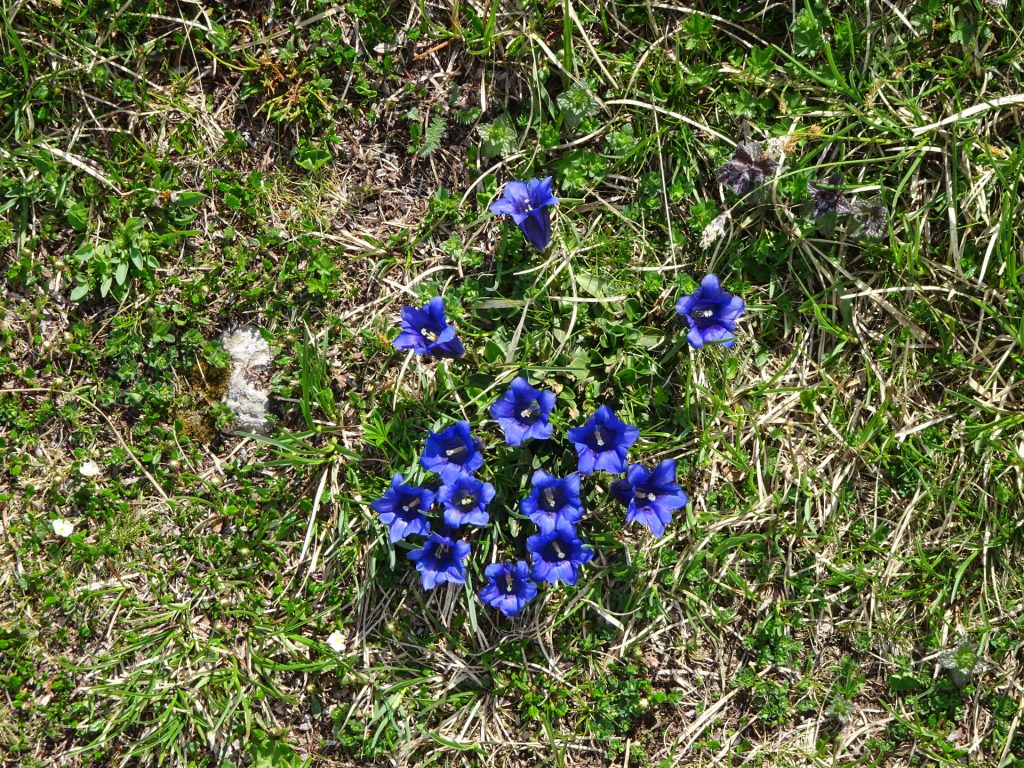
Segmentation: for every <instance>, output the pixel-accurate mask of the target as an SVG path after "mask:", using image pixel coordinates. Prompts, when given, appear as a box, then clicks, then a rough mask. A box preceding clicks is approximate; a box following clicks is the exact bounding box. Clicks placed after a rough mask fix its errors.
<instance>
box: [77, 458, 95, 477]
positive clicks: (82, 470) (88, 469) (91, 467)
mask: <svg viewBox="0 0 1024 768" xmlns="http://www.w3.org/2000/svg"><path fill="white" fill-rule="evenodd" d="M99 473H100V465H99V464H97V463H96V462H95V461H86V462H85V463H83V464H82V466H80V467H79V468H78V474H80V475H81V476H82V477H96V476H97V475H98V474H99Z"/></svg>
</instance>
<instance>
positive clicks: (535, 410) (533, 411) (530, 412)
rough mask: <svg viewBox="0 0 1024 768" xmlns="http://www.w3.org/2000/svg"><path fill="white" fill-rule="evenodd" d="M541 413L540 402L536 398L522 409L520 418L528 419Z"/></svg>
mask: <svg viewBox="0 0 1024 768" xmlns="http://www.w3.org/2000/svg"><path fill="white" fill-rule="evenodd" d="M539 415H540V404H539V403H538V402H537V401H536V400H532V401H531V402H530V404H529V405H528V406H526V407H525V408H523V410H521V411H520V412H519V418H520V419H528V418H530V417H531V416H539Z"/></svg>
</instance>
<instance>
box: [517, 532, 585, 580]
mask: <svg viewBox="0 0 1024 768" xmlns="http://www.w3.org/2000/svg"><path fill="white" fill-rule="evenodd" d="M526 548H527V550H529V552H530V554H531V556H532V558H533V571H532V573H531V575H532V576H533V578H534V579H536V580H537V581H548V582H551V583H555V582H557V581H564V582H565V583H566V584H570V585H572V584H575V583H576V582H577V580H578V579H579V577H580V568H581V567H582V566H583V564H584V563H589V562H590V561H591V560H592V559H593V558H594V551H593V550H592V549H590V547H587V546H586V545H585V544H584V543H583V541H582V539H580V537H579V536H578V535H577V534H576V528H575V527H574V526H573V524H572V523H570V522H568V521H566V520H559V521H558V522H557V523H555V526H554V527H553V528H552V529H551V530H550V531H542V532H540V533H537V534H534V535H533V536H531V537H530V538H528V539H527V540H526Z"/></svg>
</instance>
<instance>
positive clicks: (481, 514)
mask: <svg viewBox="0 0 1024 768" xmlns="http://www.w3.org/2000/svg"><path fill="white" fill-rule="evenodd" d="M493 498H494V486H493V485H491V484H490V483H481V482H480V481H479V480H477V479H476V478H475V477H473V476H472V475H471V474H469V473H468V472H460V473H459V474H458V475H456V476H455V479H454V480H452V481H451V482H450V483H448V484H446V485H442V486H441V487H440V489H438V491H437V500H438V501H439V502H441V503H442V504H444V524H445V525H447V526H449V527H450V528H458V527H459V526H461V525H467V524H468V525H487V521H488V520H489V519H490V518H489V517H488V515H487V511H486V510H487V505H488V504H490V503H491V500H492V499H493Z"/></svg>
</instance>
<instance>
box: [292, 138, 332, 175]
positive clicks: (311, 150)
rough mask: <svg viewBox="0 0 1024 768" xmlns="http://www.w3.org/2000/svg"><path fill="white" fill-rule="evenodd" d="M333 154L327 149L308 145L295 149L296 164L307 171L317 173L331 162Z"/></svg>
mask: <svg viewBox="0 0 1024 768" xmlns="http://www.w3.org/2000/svg"><path fill="white" fill-rule="evenodd" d="M330 159H331V153H330V152H328V151H327V150H326V149H322V148H320V147H314V146H313V145H312V144H306V145H303V146H298V147H296V148H295V164H296V165H297V166H299V167H300V168H305V169H306V170H307V171H310V172H312V171H316V170H319V169H320V168H323V167H324V166H325V165H327V163H328V162H330Z"/></svg>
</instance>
